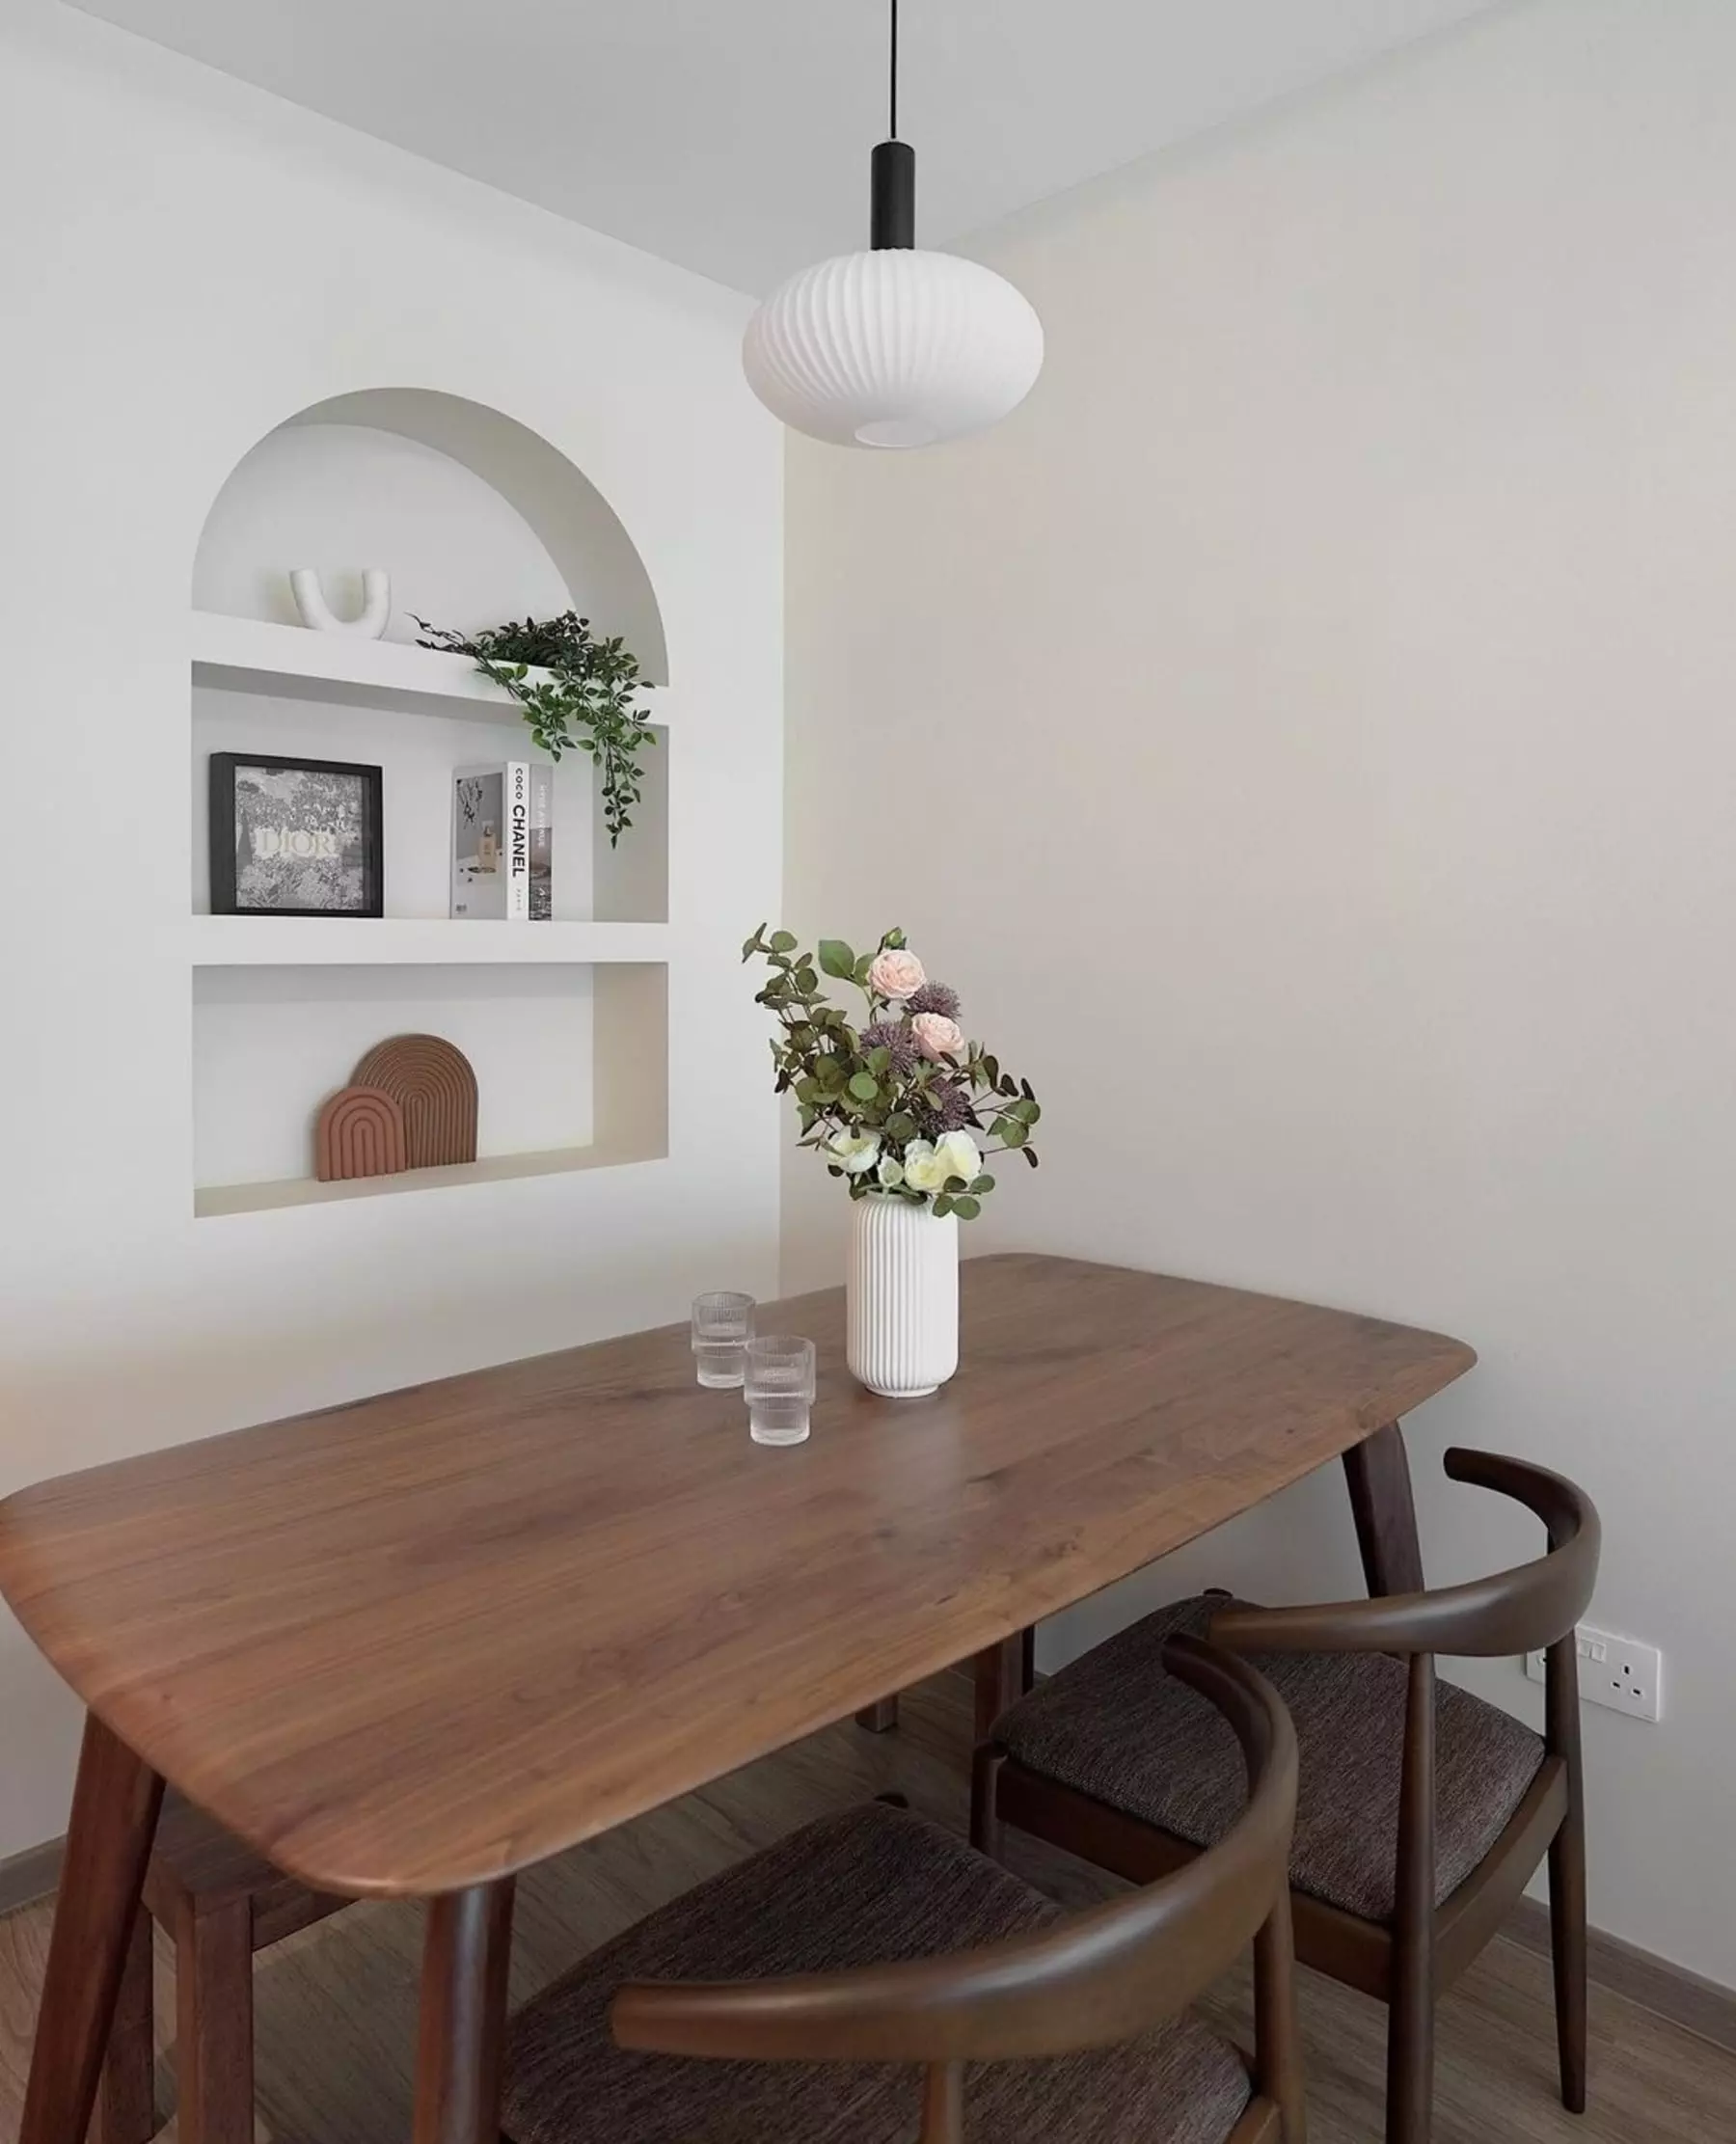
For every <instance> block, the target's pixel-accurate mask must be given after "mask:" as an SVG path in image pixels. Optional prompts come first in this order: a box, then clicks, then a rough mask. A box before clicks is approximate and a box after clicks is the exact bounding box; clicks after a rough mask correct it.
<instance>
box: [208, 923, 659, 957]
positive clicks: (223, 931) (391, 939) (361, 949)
mask: <svg viewBox="0 0 1736 2144" xmlns="http://www.w3.org/2000/svg"><path fill="white" fill-rule="evenodd" d="M169 943H170V946H171V948H172V949H173V951H174V952H175V953H176V956H177V957H178V958H180V959H182V960H184V961H185V962H186V963H187V964H188V965H189V966H190V967H379V966H392V967H423V966H443V967H470V966H476V965H500V966H522V965H535V966H539V967H546V966H551V965H559V964H567V963H570V964H581V963H583V964H597V965H602V964H614V963H620V962H628V961H631V962H654V963H655V962H666V961H667V959H668V957H669V952H668V948H669V926H668V925H667V924H666V923H558V922H556V923H494V922H481V921H477V922H463V921H458V922H453V921H449V920H448V919H447V918H446V917H444V916H390V915H389V916H348V915H334V916H325V915H194V916H189V917H187V919H186V920H185V921H184V922H183V923H181V924H180V925H179V926H178V927H177V928H176V931H175V932H174V933H172V934H171V936H170V939H169Z"/></svg>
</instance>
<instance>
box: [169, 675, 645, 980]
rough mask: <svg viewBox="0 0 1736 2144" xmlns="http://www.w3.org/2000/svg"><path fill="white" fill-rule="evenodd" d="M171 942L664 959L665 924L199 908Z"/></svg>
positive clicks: (281, 951)
mask: <svg viewBox="0 0 1736 2144" xmlns="http://www.w3.org/2000/svg"><path fill="white" fill-rule="evenodd" d="M310 638H312V636H310ZM168 949H169V950H170V951H171V952H172V953H173V954H174V955H175V956H176V958H179V959H181V960H183V961H184V962H185V963H186V964H187V965H188V966H189V967H399V966H402V967H424V966H453V967H469V966H475V965H500V966H508V967H510V966H525V965H533V966H538V967H545V966H551V965H556V964H561V963H571V964H579V963H586V964H599V965H601V964H614V963H621V962H646V963H665V962H666V961H667V960H668V957H669V926H668V925H667V924H666V923H495V922H480V921H477V922H463V921H451V920H448V918H446V917H443V916H390V915H389V916H350V915H334V916H325V915H195V916H189V917H188V918H187V919H186V921H185V922H184V923H182V924H181V925H180V926H179V927H178V929H177V930H176V932H174V933H173V934H172V935H171V936H170V939H169V947H168Z"/></svg>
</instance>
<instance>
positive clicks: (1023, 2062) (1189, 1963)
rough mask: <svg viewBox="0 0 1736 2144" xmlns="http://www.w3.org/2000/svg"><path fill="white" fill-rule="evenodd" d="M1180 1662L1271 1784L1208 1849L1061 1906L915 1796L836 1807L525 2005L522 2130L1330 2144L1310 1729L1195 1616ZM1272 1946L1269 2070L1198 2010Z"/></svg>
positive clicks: (642, 2138) (516, 2124)
mask: <svg viewBox="0 0 1736 2144" xmlns="http://www.w3.org/2000/svg"><path fill="white" fill-rule="evenodd" d="M1163 1663H1164V1665H1165V1666H1166V1667H1167V1669H1169V1670H1170V1672H1172V1673H1173V1674H1175V1675H1177V1676H1178V1677H1180V1679H1181V1680H1182V1681H1183V1682H1185V1683H1186V1684H1187V1685H1188V1687H1189V1688H1190V1689H1191V1690H1193V1691H1195V1692H1198V1693H1199V1694H1200V1696H1201V1697H1202V1700H1203V1701H1206V1702H1207V1703H1208V1705H1209V1706H1210V1707H1212V1708H1213V1717H1214V1718H1216V1717H1222V1718H1223V1719H1224V1720H1225V1722H1226V1723H1227V1727H1226V1731H1227V1732H1232V1733H1233V1737H1234V1740H1235V1741H1236V1742H1238V1743H1239V1745H1240V1748H1241V1750H1242V1758H1243V1762H1244V1763H1245V1767H1246V1774H1247V1779H1248V1786H1247V1790H1246V1794H1245V1798H1241V1800H1242V1805H1241V1807H1240V1810H1239V1813H1238V1815H1237V1816H1236V1817H1235V1818H1234V1820H1233V1822H1232V1823H1231V1825H1230V1826H1229V1828H1228V1829H1227V1831H1226V1832H1225V1834H1224V1836H1223V1838H1222V1839H1221V1840H1220V1841H1219V1842H1218V1843H1217V1844H1216V1845H1215V1846H1213V1847H1212V1848H1211V1849H1210V1850H1209V1851H1208V1852H1207V1853H1206V1854H1203V1855H1201V1856H1200V1857H1199V1858H1198V1859H1196V1860H1194V1861H1193V1862H1192V1863H1191V1864H1190V1865H1189V1866H1188V1867H1187V1868H1185V1869H1181V1870H1179V1871H1177V1872H1176V1873H1175V1874H1174V1875H1171V1876H1168V1877H1166V1878H1164V1879H1163V1880H1162V1881H1160V1882H1158V1883H1155V1884H1153V1885H1152V1886H1149V1887H1148V1888H1146V1889H1144V1890H1142V1891H1140V1892H1138V1893H1136V1894H1135V1895H1134V1896H1132V1897H1126V1898H1116V1899H1113V1900H1111V1901H1110V1902H1109V1903H1108V1904H1106V1905H1102V1906H1098V1907H1095V1908H1093V1909H1091V1910H1089V1911H1087V1912H1084V1913H1073V1914H1071V1915H1066V1916H1063V1914H1062V1913H1061V1911H1060V1909H1059V1908H1057V1907H1056V1906H1055V1905H1054V1904H1053V1902H1052V1901H1050V1900H1048V1899H1046V1898H1044V1895H1043V1894H1042V1893H1041V1892H1040V1891H1037V1890H1035V1889H1033V1888H1032V1887H1031V1886H1029V1885H1026V1884H1024V1883H1022V1882H1021V1881H1019V1879H1018V1878H1017V1877H1015V1876H1013V1875H1011V1874H1010V1873H1009V1872H1008V1871H1006V1870H1005V1869H1002V1868H1000V1867H998V1866H997V1865H996V1864H995V1863H994V1862H993V1861H990V1860H989V1859H987V1858H985V1857H984V1856H981V1855H978V1854H975V1853H973V1852H972V1851H971V1849H970V1848H969V1847H968V1846H966V1845H965V1844H964V1842H963V1840H961V1839H958V1838H955V1837H954V1836H953V1835H952V1834H951V1833H950V1832H944V1831H941V1830H940V1829H939V1828H938V1827H937V1826H936V1825H933V1824H930V1823H927V1822H926V1821H924V1820H923V1819H922V1818H920V1817H918V1816H914V1815H911V1814H909V1812H908V1811H906V1810H903V1809H898V1808H892V1807H888V1806H886V1805H883V1804H880V1803H875V1804H870V1805H868V1806H866V1807H862V1808H855V1809H851V1810H848V1811H846V1812H844V1813H843V1814H840V1815H834V1816H827V1817H823V1818H822V1819H820V1821H819V1822H817V1823H814V1824H810V1825H808V1826H807V1827H806V1828H805V1829H804V1830H802V1831H800V1832H795V1833H794V1834H793V1835H792V1836H790V1837H788V1838H785V1839H783V1840H781V1841H780V1842H779V1843H778V1844H777V1845H775V1846H773V1847H771V1848H769V1849H768V1850H766V1851H765V1852H763V1853H760V1854H757V1855H754V1856H752V1857H751V1858H750V1859H747V1860H746V1861H744V1862H741V1863H739V1864H738V1865H737V1866H736V1867H734V1868H732V1869H729V1870H726V1871H725V1872H724V1873H723V1874H722V1875H720V1876H717V1877H714V1878H712V1879H711V1881H710V1882H708V1883H705V1884H702V1885H700V1886H699V1887H698V1888H697V1889H696V1890H692V1891H690V1892H688V1893H687V1894H686V1896H684V1897H681V1898H678V1899H676V1900H675V1901H674V1902H673V1904H671V1905H668V1906H665V1907H664V1908H663V1909H661V1911H659V1912H657V1913H653V1914H651V1915H650V1917H649V1918H648V1919H646V1920H643V1921H641V1922H640V1923H639V1924H638V1925H637V1927H635V1928H633V1929H630V1930H629V1931H628V1932H627V1933H626V1934H625V1935H624V1936H622V1937H620V1938H618V1939H617V1940H615V1941H613V1942H611V1943H610V1944H608V1945H607V1946H606V1947H605V1948H603V1949H602V1950H599V1951H596V1952H594V1953H593V1954H592V1955H591V1956H590V1957H588V1958H586V1959H584V1960H583V1961H582V1962H581V1963H580V1964H579V1966H578V1967H576V1968H574V1970H573V1971H572V1972H570V1973H568V1974H567V1975H566V1977H565V1978H564V1979H562V1980H560V1981H557V1982H556V1984H555V1985H554V1986H553V1987H551V1988H550V1989H548V1990H547V1991H546V1992H545V1993H544V1994H543V1995H539V1996H538V1997H537V1998H536V1999H535V2000H534V2001H533V2002H531V2003H530V2004H529V2007H528V2008H527V2009H525V2010H524V2011H522V2012H521V2013H520V2014H519V2015H518V2017H517V2018H516V2019H515V2020H514V2022H513V2025H512V2029H511V2033H510V2035H509V2040H508V2048H507V2071H506V2085H505V2094H504V2108H503V2113H502V2130H503V2132H504V2134H505V2136H506V2137H507V2138H509V2139H511V2140H512V2144H742V2140H745V2139H746V2138H750V2137H751V2138H755V2139H758V2138H773V2137H775V2138H776V2139H777V2140H778V2144H823V2140H824V2144H909V2140H910V2139H912V2138H913V2137H916V2136H917V2135H919V2136H920V2139H921V2144H963V2139H964V2138H965V2137H966V2136H968V2137H969V2138H970V2139H971V2144H1040V2140H1041V2144H1126V2140H1127V2139H1130V2138H1133V2137H1138V2138H1139V2139H1140V2140H1141V2144H1305V2140H1304V2130H1303V2106H1302V2077H1301V2057H1300V2048H1299V2041H1298V2037H1297V2028H1296V2014H1295V1992H1294V1988H1293V1986H1292V1964H1291V1949H1290V1930H1289V1899H1288V1889H1287V1886H1286V1881H1285V1870H1286V1867H1287V1864H1288V1858H1289V1839H1290V1831H1291V1827H1292V1824H1293V1822H1294V1816H1295V1793H1296V1743H1295V1736H1294V1732H1293V1730H1292V1728H1291V1726H1290V1723H1289V1721H1288V1718H1287V1717H1286V1714H1285V1710H1284V1707H1283V1705H1282V1704H1281V1703H1280V1702H1279V1700H1278V1698H1277V1697H1276V1696H1274V1694H1273V1692H1272V1689H1271V1687H1270V1685H1269V1684H1268V1683H1267V1682H1266V1681H1265V1680H1264V1679H1263V1678H1262V1677H1261V1675H1260V1674H1259V1673H1258V1672H1257V1671H1256V1670H1255V1669H1252V1668H1250V1667H1249V1666H1248V1665H1247V1664H1246V1663H1245V1662H1242V1661H1238V1660H1235V1659H1233V1658H1232V1657H1231V1656H1230V1655H1228V1654H1226V1653H1222V1652H1219V1651H1217V1650H1215V1649H1214V1648H1212V1647H1209V1646H1207V1645H1203V1644H1201V1643H1200V1642H1197V1641H1196V1640H1193V1639H1189V1638H1178V1639H1177V1640H1176V1641H1175V1642H1173V1643H1171V1644H1169V1645H1166V1646H1165V1647H1164V1648H1163ZM1250 1942H1252V1943H1253V1945H1254V1969H1255V2019H1256V2031H1255V2043H1256V2052H1255V2055H1254V2058H1253V2061H1252V2064H1251V2065H1250V2063H1249V2062H1248V2061H1247V2060H1246V2059H1245V2058H1244V2057H1243V2056H1242V2055H1241V2054H1240V2053H1239V2052H1238V2050H1237V2049H1234V2048H1233V2047H1232V2046H1231V2045H1230V2044H1229V2043H1228V2042H1226V2041H1224V2040H1221V2039H1220V2038H1218V2036H1217V2035H1216V2034H1215V2033H1213V2032H1212V2031H1210V2030H1209V2029H1208V2028H1207V2026H1206V2025H1205V2024H1203V2023H1202V2022H1199V2021H1198V2020H1197V2019H1195V2018H1193V2017H1191V2016H1190V2015H1188V2014H1187V2012H1186V2006H1187V2004H1188V2003H1189V2002H1190V2001H1191V2000H1192V1999H1193V1997H1194V1996H1195V1995H1197V1994H1198V1993H1199V1991H1200V1990H1201V1989H1202V1988H1204V1987H1205V1986H1206V1985H1207V1983H1208V1982H1209V1981H1211V1980H1213V1979H1215V1978H1216V1977H1217V1975H1218V1974H1219V1973H1220V1972H1221V1971H1222V1970H1223V1969H1224V1968H1225V1967H1226V1966H1228V1965H1229V1964H1230V1963H1231V1962H1232V1961H1233V1960H1234V1958H1235V1957H1236V1956H1237V1954H1238V1953H1239V1952H1241V1951H1242V1950H1243V1948H1244V1947H1245V1946H1246V1945H1247V1944H1248V1943H1250ZM623 1983H625V1985H623ZM611 2035H612V2038H611ZM717 2058H721V2059H717ZM1038 2058H1044V2059H1038ZM913 2072H919V2073H920V2076H919V2077H918V2076H916V2075H913V2074H912V2073H913ZM918 2125H919V2126H918Z"/></svg>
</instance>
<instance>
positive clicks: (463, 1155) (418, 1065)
mask: <svg viewBox="0 0 1736 2144" xmlns="http://www.w3.org/2000/svg"><path fill="white" fill-rule="evenodd" d="M351 1084H352V1086H353V1087H372V1088H377V1089H378V1090H379V1091H380V1092H381V1093H382V1094H384V1095H386V1096H387V1097H389V1098H390V1099H391V1100H393V1102H395V1103H396V1105H397V1106H398V1108H399V1109H400V1110H401V1111H402V1112H403V1119H404V1161H403V1166H404V1167H405V1168H407V1169H433V1168H438V1167H440V1166H441V1165H442V1164H443V1163H445V1162H451V1161H474V1160H475V1158H476V1075H475V1072H473V1071H472V1070H471V1062H470V1059H469V1058H468V1057H466V1056H465V1054H464V1052H463V1051H462V1050H461V1049H454V1048H453V1046H452V1045H451V1044H450V1043H448V1042H445V1041H443V1040H442V1038H441V1037H440V1036H438V1035H394V1036H393V1038H392V1040H391V1041H390V1042H385V1043H376V1044H375V1045H374V1046H373V1047H372V1049H370V1050H369V1051H368V1052H367V1054H366V1057H364V1058H363V1059H362V1061H361V1063H360V1064H359V1065H358V1066H357V1067H356V1069H355V1072H353V1073H352V1074H351Z"/></svg>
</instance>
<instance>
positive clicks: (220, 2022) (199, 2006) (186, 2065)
mask: <svg viewBox="0 0 1736 2144" xmlns="http://www.w3.org/2000/svg"><path fill="white" fill-rule="evenodd" d="M175 2003H176V2043H175V2072H176V2085H177V2087H178V2091H177V2097H176V2135H177V2137H178V2139H179V2144H253V2133H254V2059H253V2055H254V2049H253V2028H254V2015H253V1914H252V1906H251V1902H250V1901H249V1900H248V1899H246V1898H239V1899H235V1900H233V1901H232V1902H231V1903H230V1904H228V1905H224V1906H220V1907H218V1908H216V1909H215V1910H214V1911H212V1912H209V1913H195V1912H194V1911H193V1910H192V1908H191V1906H189V1907H188V1908H187V1909H186V1910H185V1911H184V1912H183V1913H181V1914H180V1916H179V1919H178V1922H177V1925H176V1931H175Z"/></svg>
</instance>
